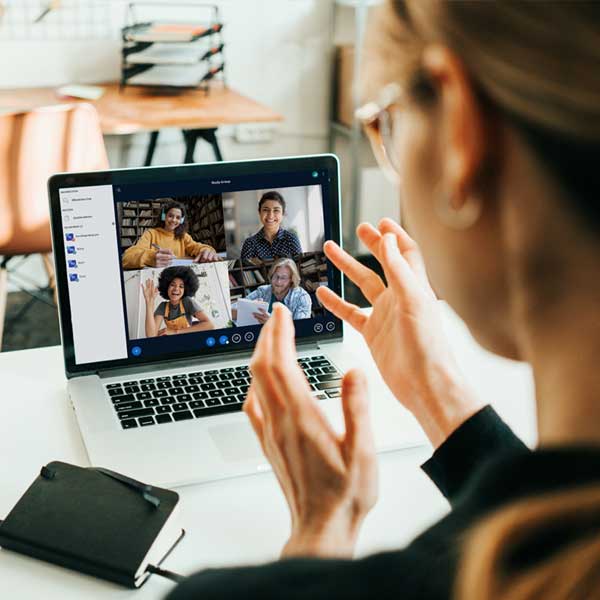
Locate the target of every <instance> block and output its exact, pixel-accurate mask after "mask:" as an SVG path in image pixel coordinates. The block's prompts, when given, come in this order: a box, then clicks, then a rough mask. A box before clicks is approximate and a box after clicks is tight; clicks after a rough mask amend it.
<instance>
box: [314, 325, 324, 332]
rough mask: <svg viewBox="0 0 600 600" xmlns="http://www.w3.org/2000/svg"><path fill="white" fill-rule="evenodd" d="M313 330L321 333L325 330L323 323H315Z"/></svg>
mask: <svg viewBox="0 0 600 600" xmlns="http://www.w3.org/2000/svg"><path fill="white" fill-rule="evenodd" d="M313 331H314V332H315V333H321V332H322V331H323V323H315V325H314V327H313Z"/></svg>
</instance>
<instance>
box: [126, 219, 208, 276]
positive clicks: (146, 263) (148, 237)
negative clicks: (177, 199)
mask: <svg viewBox="0 0 600 600" xmlns="http://www.w3.org/2000/svg"><path fill="white" fill-rule="evenodd" d="M152 244H156V245H157V246H159V247H160V248H163V249H166V250H172V251H173V254H174V255H175V257H176V258H185V257H186V256H198V254H200V252H202V250H205V249H207V248H208V249H209V250H214V248H213V247H212V246H209V245H207V244H201V243H200V242H195V241H194V240H193V239H192V236H191V235H190V234H189V233H185V234H184V235H183V237H182V238H180V239H178V240H177V239H175V235H174V234H173V232H171V231H167V230H166V229H163V228H162V227H154V228H152V229H146V231H144V233H143V234H142V235H141V236H140V239H139V240H138V241H137V242H136V243H135V244H134V245H133V246H130V247H129V248H127V250H125V252H124V253H123V259H122V260H123V268H124V269H141V268H142V267H154V266H156V252H157V249H156V248H154V247H153V246H152Z"/></svg>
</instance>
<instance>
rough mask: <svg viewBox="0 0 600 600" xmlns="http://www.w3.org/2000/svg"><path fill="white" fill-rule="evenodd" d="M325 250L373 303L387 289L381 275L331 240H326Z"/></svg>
mask: <svg viewBox="0 0 600 600" xmlns="http://www.w3.org/2000/svg"><path fill="white" fill-rule="evenodd" d="M323 250H324V251H325V254H326V255H327V258H328V259H329V260H330V261H331V262H332V263H333V264H334V265H335V266H336V267H337V268H338V269H339V270H340V271H342V272H343V273H345V274H346V275H347V276H348V277H349V278H350V279H351V280H352V281H353V282H354V283H355V284H356V285H357V286H358V287H359V288H360V290H361V292H362V293H363V294H364V295H365V298H366V299H367V300H368V301H369V302H370V303H371V304H373V303H374V302H375V300H376V299H377V297H378V296H379V294H381V292H383V290H385V285H384V284H383V281H381V278H380V277H379V275H377V274H376V273H374V272H373V271H371V269H369V268H367V267H365V266H364V265H362V264H361V263H359V262H358V261H357V260H356V259H355V258H352V256H350V255H349V254H348V253H347V252H345V251H344V250H342V249H341V248H340V247H339V246H338V245H337V244H336V243H335V242H332V241H331V240H329V241H327V242H325V244H324V246H323Z"/></svg>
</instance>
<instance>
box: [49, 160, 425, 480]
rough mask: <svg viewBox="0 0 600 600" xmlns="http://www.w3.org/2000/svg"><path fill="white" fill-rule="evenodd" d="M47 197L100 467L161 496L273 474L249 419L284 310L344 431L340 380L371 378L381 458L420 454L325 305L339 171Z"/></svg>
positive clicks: (141, 184)
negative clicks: (255, 368) (357, 373)
mask: <svg viewBox="0 0 600 600" xmlns="http://www.w3.org/2000/svg"><path fill="white" fill-rule="evenodd" d="M49 194H50V207H51V220H52V233H53V242H54V256H55V261H56V273H57V284H58V292H59V308H60V320H61V332H62V341H63V351H64V359H65V370H66V375H67V378H68V393H69V397H70V401H71V403H72V405H73V408H74V410H75V414H76V416H77V421H78V423H79V427H80V429H81V433H82V437H83V440H84V442H85V446H86V449H87V452H88V455H89V459H90V462H91V464H92V465H95V466H102V467H107V468H110V469H114V470H117V471H121V472H123V473H126V474H128V475H130V476H132V477H135V478H138V479H141V480H143V481H149V482H152V483H155V484H160V485H165V486H177V485H184V484H189V483H195V482H200V481H208V480H214V479H219V478H224V477H231V476H235V475H242V474H249V473H255V472H257V471H261V470H265V469H268V468H269V466H268V464H267V462H266V460H265V458H264V456H263V455H262V453H261V450H260V447H259V445H258V443H257V441H256V439H255V437H254V433H253V432H252V430H251V428H250V426H249V423H248V421H247V418H246V416H245V415H244V413H243V412H241V409H242V406H243V402H244V399H245V396H246V393H247V390H248V387H249V384H250V373H249V370H248V362H249V359H250V356H251V354H252V349H253V347H254V345H255V343H256V340H257V337H258V335H259V332H260V328H261V326H262V324H263V323H264V322H265V320H266V319H268V318H269V314H270V311H271V309H272V305H273V302H276V301H281V302H283V303H284V304H286V305H287V306H288V308H289V309H290V310H291V312H292V315H293V317H294V322H295V327H296V340H297V348H298V356H299V362H300V365H301V367H302V368H303V369H304V371H305V373H306V376H307V378H308V381H309V382H310V384H311V387H312V389H313V394H314V396H315V397H316V398H317V400H318V402H319V405H320V406H321V407H322V408H323V410H324V412H325V413H326V414H327V416H328V417H329V419H330V420H331V422H332V424H333V426H334V427H335V428H338V429H340V430H341V429H342V427H343V417H342V412H341V405H340V400H339V397H340V383H341V379H340V378H341V375H342V374H343V372H344V371H345V370H346V369H348V368H350V367H351V366H355V365H360V366H362V367H363V368H366V369H367V371H368V375H369V376H370V381H371V390H370V391H371V397H372V398H373V404H372V419H373V426H374V429H375V438H376V443H377V447H378V449H379V450H386V449H393V448H399V447H402V446H411V445H416V444H419V443H421V442H422V441H423V435H422V433H421V431H420V430H419V428H418V427H417V425H416V423H415V422H414V420H413V419H412V417H410V416H409V415H408V413H407V412H406V411H404V410H403V409H401V408H400V406H399V404H398V402H397V401H395V400H394V399H393V398H392V397H391V395H390V393H389V391H388V390H387V388H386V387H385V385H384V384H383V382H382V381H381V378H380V377H379V376H378V375H377V373H376V370H375V369H374V365H373V363H372V361H371V359H370V355H369V353H368V349H366V347H365V346H364V343H363V342H362V340H361V339H360V336H358V335H357V334H356V332H352V331H350V332H349V333H351V334H353V335H351V336H350V337H351V339H350V340H348V339H346V341H345V340H344V328H343V324H342V322H340V321H339V320H338V319H337V318H335V317H334V316H333V315H332V314H331V313H329V312H328V311H326V310H325V309H324V308H323V307H322V306H321V305H320V304H319V302H318V300H317V297H316V294H315V292H316V289H317V288H318V287H319V286H322V285H325V286H329V287H330V288H331V289H333V290H335V291H336V292H337V293H341V291H342V277H341V274H340V272H339V271H337V270H336V269H335V268H334V267H333V266H332V265H331V264H330V263H329V262H328V261H327V260H326V259H325V256H324V254H323V250H322V248H323V242H324V241H325V240H328V239H332V240H335V241H336V242H338V243H339V242H340V194H339V173H338V162H337V159H336V157H335V156H332V155H318V156H304V157H297V158H282V159H267V160H255V161H244V162H223V163H210V164H202V165H181V166H172V167H149V168H139V169H119V170H110V171H103V172H93V173H66V174H59V175H55V176H53V177H52V178H51V179H50V181H49ZM347 337H348V336H347Z"/></svg>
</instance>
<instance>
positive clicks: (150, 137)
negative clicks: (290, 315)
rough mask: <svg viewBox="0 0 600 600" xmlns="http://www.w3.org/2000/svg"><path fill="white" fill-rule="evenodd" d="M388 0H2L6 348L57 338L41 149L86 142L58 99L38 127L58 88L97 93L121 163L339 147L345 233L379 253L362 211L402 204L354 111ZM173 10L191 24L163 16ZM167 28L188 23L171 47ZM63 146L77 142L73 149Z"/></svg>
mask: <svg viewBox="0 0 600 600" xmlns="http://www.w3.org/2000/svg"><path fill="white" fill-rule="evenodd" d="M377 3H378V2H377V1H372V0H362V1H361V0H337V1H334V0H221V1H216V2H213V3H198V2H192V1H188V2H182V3H177V2H170V1H166V0H165V1H164V2H126V1H124V0H61V1H57V0H0V56H2V57H3V59H4V60H2V61H0V170H2V173H1V174H0V182H3V183H1V184H0V261H1V263H0V264H1V267H2V268H1V270H0V315H3V318H2V321H3V323H4V329H3V331H2V332H1V338H0V339H1V344H2V345H1V349H2V351H9V350H18V349H22V348H31V347H36V346H45V345H52V344H57V343H60V336H59V329H58V321H57V316H56V308H55V304H54V293H53V270H52V261H51V258H50V256H49V250H50V249H49V247H48V245H49V234H48V233H47V231H46V233H44V227H46V228H47V221H45V218H46V213H45V212H44V211H45V210H46V205H47V198H46V196H45V191H44V190H45V179H46V178H47V175H48V173H46V172H44V168H42V167H41V166H40V165H42V164H44V165H46V164H47V166H46V167H45V169H46V171H49V172H53V169H54V170H56V171H58V170H67V169H65V164H66V165H67V167H69V170H70V169H71V168H72V167H73V165H79V164H80V163H81V161H82V160H83V154H85V153H86V152H87V150H84V148H89V144H83V143H82V142H81V140H77V139H76V138H75V137H74V136H75V135H76V134H75V132H74V130H73V128H72V127H68V128H66V130H65V128H64V127H63V128H62V129H61V126H60V124H58V125H57V124H56V121H57V118H56V115H55V114H53V113H52V114H50V116H48V114H49V113H48V112H46V113H44V114H45V115H46V117H47V121H46V122H42V123H41V124H39V125H38V126H37V127H38V129H37V133H35V129H36V127H35V121H33V119H34V117H35V116H36V111H37V116H38V117H39V110H40V108H41V107H48V106H53V105H55V104H57V103H63V104H65V103H67V104H68V103H71V102H81V101H85V100H87V101H89V102H90V103H91V104H92V105H93V106H94V107H95V108H96V110H97V112H98V115H99V117H98V120H99V128H100V131H101V133H102V136H103V138H102V139H103V141H104V147H105V150H106V156H107V159H108V164H109V165H110V167H111V168H118V167H137V166H142V165H144V164H152V165H168V164H177V163H181V162H184V161H185V162H208V161H213V160H216V159H218V158H223V159H224V160H237V159H246V158H262V157H270V156H291V155H297V154H312V153H321V152H334V153H335V154H337V155H338V156H339V158H340V161H341V187H342V214H343V225H344V243H345V245H346V247H347V248H349V249H350V250H351V251H352V252H353V253H354V254H355V255H357V256H361V257H362V258H361V260H364V261H366V262H368V260H369V259H368V258H367V257H364V248H361V247H360V246H359V245H358V243H357V240H356V238H355V236H354V229H355V227H356V224H357V223H359V222H360V221H363V220H369V221H377V220H378V219H379V218H381V217H382V216H384V215H387V216H391V217H393V218H398V213H399V208H398V204H399V199H398V195H397V192H396V191H395V190H394V189H393V188H392V187H391V186H390V185H389V184H387V183H386V181H385V179H384V176H383V174H382V173H380V172H379V171H378V169H377V168H376V166H375V163H374V159H373V158H372V155H371V151H370V149H369V147H368V143H367V142H366V140H365V139H364V137H363V135H362V133H361V131H360V128H359V127H358V124H357V123H356V122H355V120H354V117H353V115H354V111H355V109H356V108H357V107H358V105H359V102H360V98H359V94H358V86H357V85H356V83H357V74H358V72H359V69H360V66H361V62H362V61H363V60H364V56H363V55H362V54H363V53H362V51H361V50H360V48H361V43H362V39H363V36H364V30H365V26H366V23H367V20H368V18H369V13H370V11H371V10H372V8H373V7H374V6H375V5H376V4H377ZM174 22H178V23H182V24H187V28H185V27H183V28H181V29H179V30H177V31H174V30H173V29H172V28H171V29H170V30H168V29H165V28H164V27H163V25H164V24H165V23H174ZM161 27H162V28H161ZM169 35H170V36H173V35H175V36H179V37H177V39H176V42H177V43H176V44H175V45H173V46H170V47H169V48H168V50H169V52H171V54H170V55H169V56H166V55H165V53H164V46H165V44H162V47H163V48H162V49H161V43H160V42H161V40H162V39H165V38H161V36H169ZM153 36H154V37H153ZM169 41H170V42H173V39H170V40H169ZM173 49H176V50H177V56H176V57H174V56H173V53H172V50H173ZM165 57H166V58H165ZM144 103H147V104H144ZM209 113H210V115H211V116H210V118H208V117H207V115H208V114H209ZM52 119H54V121H52ZM38 121H40V119H39V118H38ZM88 131H89V127H88ZM78 144H79V145H78ZM57 147H60V148H63V151H62V152H60V151H58V150H57ZM65 148H69V149H70V151H71V152H72V153H74V154H76V156H74V157H72V158H68V159H65V154H68V152H66V151H64V149H65ZM75 149H77V150H75ZM57 154H59V155H60V156H56V157H55V158H53V159H52V160H50V157H51V156H54V155H57ZM88 154H89V153H88ZM87 158H90V157H89V156H88V157H87ZM65 160H66V162H65ZM32 161H35V165H36V166H35V167H31V163H32ZM44 161H45V162H44ZM61 161H62V162H61ZM78 161H79V162H78ZM101 162H102V161H100V163H99V164H101ZM83 170H85V169H83ZM25 182H27V185H25ZM25 213H27V215H28V217H27V218H25V217H24V216H23V215H24V214H25ZM33 214H36V215H37V216H36V219H37V220H36V227H39V229H36V230H35V231H34V230H33V228H31V227H29V229H28V228H27V223H28V222H30V219H31V215H33ZM27 229H28V230H27ZM25 230H27V231H25ZM16 233H19V236H18V237H19V243H15V241H14V238H15V237H16ZM11 238H12V239H11ZM347 294H348V296H349V297H350V298H351V299H354V300H356V301H357V302H359V303H361V304H364V299H362V298H361V297H360V295H359V294H358V293H357V292H356V290H354V289H352V288H349V289H348V290H347Z"/></svg>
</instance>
